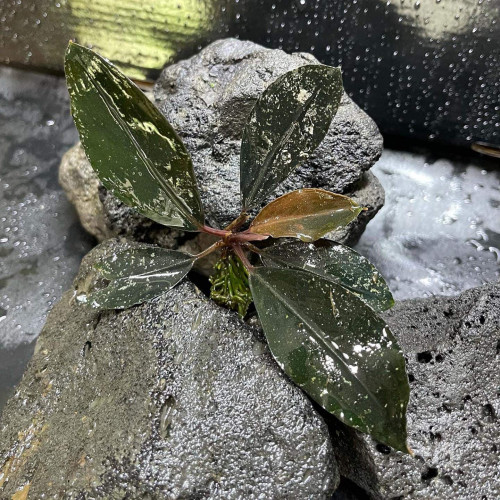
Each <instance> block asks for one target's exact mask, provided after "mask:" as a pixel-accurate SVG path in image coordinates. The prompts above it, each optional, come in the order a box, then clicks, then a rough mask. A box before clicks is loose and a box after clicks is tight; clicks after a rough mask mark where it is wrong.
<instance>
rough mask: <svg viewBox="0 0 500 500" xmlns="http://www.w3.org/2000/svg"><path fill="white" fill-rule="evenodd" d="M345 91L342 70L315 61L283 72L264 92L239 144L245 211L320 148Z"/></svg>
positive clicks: (263, 197) (269, 192)
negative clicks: (313, 63)
mask: <svg viewBox="0 0 500 500" xmlns="http://www.w3.org/2000/svg"><path fill="white" fill-rule="evenodd" d="M342 92H343V90H342V76H341V72H340V68H332V67H330V66H323V65H319V64H317V65H306V66H302V67H300V68H298V69H295V70H293V71H289V72H288V73H285V74H284V75H282V76H281V77H279V78H278V79H277V80H276V81H275V82H273V83H272V84H271V85H269V87H268V88H267V89H266V90H265V91H264V92H263V93H262V95H261V96H260V98H259V99H258V101H257V103H256V105H255V107H254V109H253V111H252V113H251V114H250V117H249V119H248V122H247V125H246V127H245V129H244V131H243V138H242V142H241V158H240V189H241V193H242V198H243V207H244V209H248V208H251V207H253V206H255V205H257V204H258V203H260V202H262V201H263V200H265V199H266V198H267V197H268V196H269V195H270V194H271V193H272V192H273V191H274V190H275V189H276V187H277V186H278V185H279V184H280V183H281V182H282V181H284V180H285V179H286V178H287V177H288V176H289V175H290V173H291V172H292V171H293V170H294V169H295V167H296V166H297V165H299V164H300V163H303V162H304V161H306V160H307V158H308V157H309V155H310V154H311V153H312V152H313V151H314V150H315V149H316V148H317V147H318V146H319V144H320V143H321V141H322V140H323V138H324V137H325V135H326V133H327V132H328V128H329V127H330V123H331V121H332V118H333V117H334V116H335V113H336V112H337V109H338V107H339V104H340V99H341V97H342Z"/></svg>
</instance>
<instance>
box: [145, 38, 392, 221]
mask: <svg viewBox="0 0 500 500" xmlns="http://www.w3.org/2000/svg"><path fill="white" fill-rule="evenodd" d="M305 64H319V63H318V61H317V60H316V59H315V58H314V57H313V56H312V55H310V54H306V53H296V54H286V53H285V52H283V51H281V50H276V49H266V48H264V47H262V46H260V45H257V44H255V43H253V42H246V41H240V40H235V39H226V40H220V41H217V42H214V43H212V44H211V45H209V46H208V47H206V48H205V49H203V50H202V51H201V52H200V53H198V54H197V55H195V56H193V57H191V58H190V59H186V60H184V61H180V62H179V63H177V64H173V65H171V66H168V67H167V68H165V69H164V70H163V72H162V74H161V75H160V78H159V79H158V81H157V82H156V86H155V89H154V95H155V100H156V104H157V105H158V106H159V108H160V110H161V112H162V113H163V114H164V115H165V116H166V118H167V119H168V120H169V121H170V123H171V124H172V125H173V126H174V128H175V129H176V130H177V131H178V132H179V134H180V136H181V137H182V139H183V140H184V141H185V143H186V145H187V148H188V149H189V151H190V152H191V154H192V156H193V162H194V165H195V168H196V174H197V177H198V179H199V185H200V190H201V194H202V199H203V202H204V205H205V207H206V210H207V216H208V218H209V220H211V221H212V222H216V223H219V224H222V225H224V224H227V223H229V222H230V221H231V220H232V219H233V218H235V217H237V216H238V214H239V209H240V195H239V155H240V141H241V136H242V133H243V127H244V125H245V122H246V119H247V116H248V115H249V114H250V111H251V110H252V107H253V106H254V104H255V101H256V100H257V98H258V97H259V96H260V94H261V93H262V92H263V91H264V90H265V89H266V87H267V86H268V85H269V84H270V83H271V82H273V81H274V80H276V78H278V77H279V76H280V75H282V74H283V73H285V72H287V71H290V70H292V69H296V68H298V67H300V66H303V65H305ZM381 152H382V137H381V135H380V133H379V131H378V129H377V126H376V125H375V123H374V122H373V120H372V119H371V118H370V117H369V116H368V115H366V114H365V113H364V112H363V111H362V110H361V109H360V108H359V107H358V106H356V104H354V103H353V101H352V100H351V99H350V98H349V97H348V96H347V94H345V93H344V95H343V97H342V101H341V105H340V107H339V110H338V112H337V115H336V116H335V118H334V120H333V122H332V125H331V127H330V130H329V131H328V134H327V135H326V137H325V139H324V141H323V142H322V144H321V145H320V146H319V148H318V149H317V150H316V152H315V153H314V155H313V156H312V158H311V159H310V161H308V162H307V163H306V164H304V165H301V166H300V167H299V168H298V169H297V170H296V172H295V173H293V174H292V175H291V176H290V177H289V178H288V179H287V180H286V181H285V182H284V184H283V185H282V186H281V187H280V188H279V189H278V191H277V192H276V194H277V195H279V194H283V193H284V192H287V191H291V190H293V189H298V188H300V187H323V188H327V189H330V190H331V191H335V192H340V193H341V192H344V191H346V190H347V189H349V188H350V187H351V186H352V185H353V184H354V183H355V182H356V181H358V180H359V179H360V178H361V176H362V174H363V172H365V171H366V170H368V169H369V168H370V167H371V166H372V165H373V164H374V163H375V161H376V160H377V159H378V158H379V157H380V154H381ZM273 198H274V196H273Z"/></svg>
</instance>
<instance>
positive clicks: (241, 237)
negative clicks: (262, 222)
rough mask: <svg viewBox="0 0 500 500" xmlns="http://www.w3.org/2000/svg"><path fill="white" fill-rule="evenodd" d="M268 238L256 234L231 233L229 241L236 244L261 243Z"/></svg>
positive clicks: (267, 236) (264, 235) (266, 235)
mask: <svg viewBox="0 0 500 500" xmlns="http://www.w3.org/2000/svg"><path fill="white" fill-rule="evenodd" d="M267 238H269V235H268V234H257V233H247V232H243V233H233V235H232V236H231V237H230V240H231V241H235V242H238V243H242V242H246V241H263V240H267Z"/></svg>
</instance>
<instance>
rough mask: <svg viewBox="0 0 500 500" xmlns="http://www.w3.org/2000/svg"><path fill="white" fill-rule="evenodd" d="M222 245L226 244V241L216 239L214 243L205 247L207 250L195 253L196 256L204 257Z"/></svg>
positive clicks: (198, 257)
mask: <svg viewBox="0 0 500 500" xmlns="http://www.w3.org/2000/svg"><path fill="white" fill-rule="evenodd" d="M222 246H224V242H223V241H222V240H219V241H216V242H215V243H214V244H213V245H210V246H209V247H208V248H205V250H203V251H202V252H200V253H197V254H196V255H194V257H195V258H196V260H198V259H202V258H203V257H206V256H207V255H210V254H211V253H212V252H213V251H215V250H217V248H220V247H222Z"/></svg>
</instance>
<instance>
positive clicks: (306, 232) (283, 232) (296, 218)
mask: <svg viewBox="0 0 500 500" xmlns="http://www.w3.org/2000/svg"><path fill="white" fill-rule="evenodd" d="M361 210H362V208H361V207H360V206H359V205H358V204H357V203H356V202H355V201H353V200H351V198H348V197H347V196H342V195H340V194H334V193H330V192H329V191H325V190H324V189H298V190H297V191H292V192H291V193H288V194H285V195H283V196H281V197H279V198H277V199H276V200H274V201H272V202H271V203H269V204H268V205H267V206H265V207H264V208H263V209H262V210H261V212H260V213H259V214H258V215H257V217H255V219H254V220H253V222H252V224H251V226H250V229H249V231H251V232H252V233H258V234H268V235H270V236H272V237H273V238H283V237H293V238H299V239H301V240H303V241H315V240H317V239H319V238H321V237H322V236H324V235H325V234H326V233H328V232H330V231H334V230H335V229H338V228H339V227H343V226H345V225H347V224H349V222H351V221H352V220H354V219H355V218H356V217H357V216H358V214H359V212H361Z"/></svg>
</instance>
